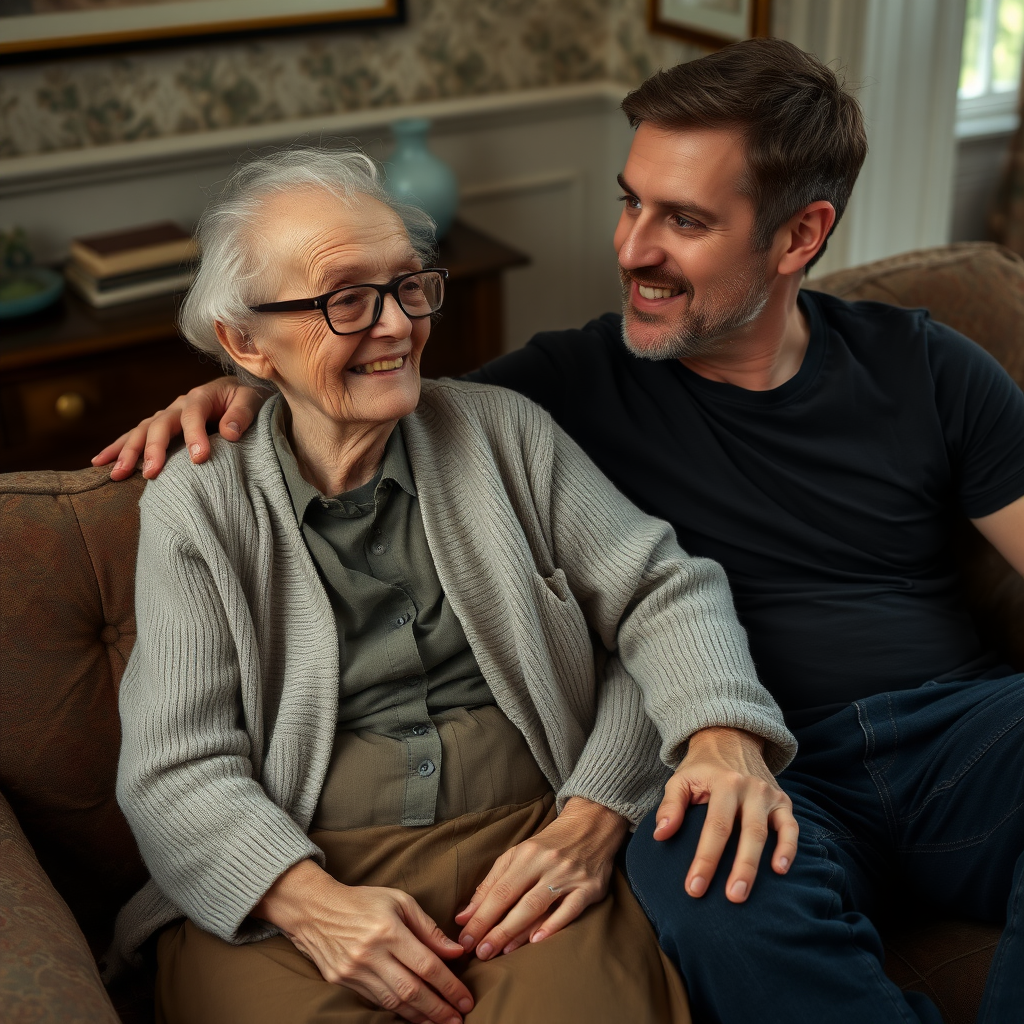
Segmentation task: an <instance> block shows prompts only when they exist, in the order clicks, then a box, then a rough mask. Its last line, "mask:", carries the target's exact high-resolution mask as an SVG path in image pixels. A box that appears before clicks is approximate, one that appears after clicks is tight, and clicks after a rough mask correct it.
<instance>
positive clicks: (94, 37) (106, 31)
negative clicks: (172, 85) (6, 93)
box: [0, 0, 405, 56]
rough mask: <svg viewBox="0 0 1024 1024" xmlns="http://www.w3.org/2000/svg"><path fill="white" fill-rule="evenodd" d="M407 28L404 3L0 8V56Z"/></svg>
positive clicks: (15, 3)
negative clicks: (313, 29) (296, 31)
mask: <svg viewBox="0 0 1024 1024" xmlns="http://www.w3.org/2000/svg"><path fill="white" fill-rule="evenodd" d="M404 21H405V0H0V54H12V55H23V56H33V55H36V54H38V55H39V56H43V55H44V54H45V55H49V56H53V55H55V54H56V53H57V52H64V53H66V52H68V51H73V50H88V49H92V48H94V47H100V46H102V47H107V46H119V45H123V44H139V43H149V42H168V41H173V40H181V41H187V40H188V39H189V38H194V37H196V36H206V37H208V36H211V35H227V34H238V33H250V32H267V31H273V30H277V29H291V28H301V27H303V26H306V27H310V26H313V25H330V26H333V27H337V28H340V27H342V26H345V25H350V26H355V25H366V24H368V23H369V24H372V23H385V24H386V23H388V22H394V23H400V22H404Z"/></svg>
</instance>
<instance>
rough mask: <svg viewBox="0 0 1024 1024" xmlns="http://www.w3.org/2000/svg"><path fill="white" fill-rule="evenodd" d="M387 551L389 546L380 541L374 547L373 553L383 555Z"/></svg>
mask: <svg viewBox="0 0 1024 1024" xmlns="http://www.w3.org/2000/svg"><path fill="white" fill-rule="evenodd" d="M387 549H388V546H387V544H383V543H381V542H380V541H377V543H376V544H374V545H373V553H374V554H375V555H383V554H384V552H385V551H387Z"/></svg>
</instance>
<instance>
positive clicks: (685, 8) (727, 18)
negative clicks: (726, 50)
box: [647, 0, 771, 50]
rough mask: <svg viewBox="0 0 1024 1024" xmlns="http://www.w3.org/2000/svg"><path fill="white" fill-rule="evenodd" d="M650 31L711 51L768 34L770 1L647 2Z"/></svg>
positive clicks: (673, 0) (655, 0) (676, 0)
mask: <svg viewBox="0 0 1024 1024" xmlns="http://www.w3.org/2000/svg"><path fill="white" fill-rule="evenodd" d="M647 25H648V28H649V29H650V30H651V31H652V32H658V33H661V34H662V35H670V36H675V38H677V39H682V40H684V41H685V42H688V43H696V44H697V45H698V46H704V47H706V48H708V49H710V50H718V49H721V48H722V47H723V46H728V45H729V44H730V43H738V42H739V41H740V40H741V39H750V38H752V37H754V36H768V35H770V34H771V0H647Z"/></svg>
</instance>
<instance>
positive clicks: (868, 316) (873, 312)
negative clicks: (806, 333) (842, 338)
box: [800, 288, 934, 337]
mask: <svg viewBox="0 0 1024 1024" xmlns="http://www.w3.org/2000/svg"><path fill="white" fill-rule="evenodd" d="M800 294H801V296H802V297H803V298H804V299H805V301H810V302H813V303H814V305H815V306H816V307H817V309H818V310H819V311H820V313H821V315H822V316H823V317H824V318H825V320H826V322H827V323H829V325H830V326H833V327H840V326H841V325H842V326H845V327H846V328H847V329H851V328H852V329H857V328H862V329H865V330H868V331H872V332H877V331H879V330H883V331H892V332H894V333H897V334H901V335H903V336H905V337H909V336H911V335H913V334H915V333H917V332H919V331H922V330H924V329H925V328H926V326H927V325H928V324H930V323H934V321H933V320H932V319H931V315H930V314H929V312H928V310H927V309H924V308H922V307H907V306H897V305H895V304H894V303H891V302H878V301H877V300H874V299H853V300H850V299H843V298H840V297H839V296H838V295H832V294H831V293H830V292H822V291H818V290H817V289H815V288H804V289H803V290H802V291H801V293H800Z"/></svg>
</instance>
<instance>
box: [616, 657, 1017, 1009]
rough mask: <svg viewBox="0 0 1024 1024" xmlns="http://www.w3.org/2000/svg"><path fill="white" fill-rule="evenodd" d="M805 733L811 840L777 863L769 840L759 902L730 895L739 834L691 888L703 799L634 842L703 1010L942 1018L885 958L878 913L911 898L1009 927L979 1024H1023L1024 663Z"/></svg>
mask: <svg viewBox="0 0 1024 1024" xmlns="http://www.w3.org/2000/svg"><path fill="white" fill-rule="evenodd" d="M1004 671H1008V670H1004ZM990 675H991V674H990ZM797 739H798V740H799V742H800V751H799V753H798V755H797V758H796V760H795V761H794V762H793V764H792V765H791V766H790V767H789V768H788V769H787V770H786V771H785V772H783V773H782V775H781V776H779V781H780V783H781V784H782V786H783V787H784V789H785V790H786V792H787V793H789V795H790V796H791V797H792V799H793V806H794V811H795V814H796V817H797V820H798V821H799V823H800V848H799V853H798V854H797V857H796V859H795V860H794V862H793V866H792V867H791V868H790V870H789V873H788V874H786V875H782V876H780V875H776V874H775V872H774V871H772V869H771V865H770V863H769V861H770V857H771V853H772V850H773V849H774V838H773V839H772V840H770V841H769V843H768V846H767V848H766V849H765V853H764V857H763V858H762V861H761V867H760V870H759V871H758V875H757V880H756V882H755V884H754V887H753V889H752V891H751V894H750V897H749V898H748V900H747V902H746V903H740V904H733V903H729V902H728V901H727V900H726V899H725V895H724V890H725V880H726V877H727V876H728V873H729V870H730V868H731V865H732V858H733V856H734V854H735V849H736V836H735V835H734V836H733V839H732V842H731V843H730V846H729V848H728V849H727V851H726V854H725V856H724V857H723V859H722V862H721V864H720V866H719V869H718V872H717V873H716V875H715V877H714V879H713V881H712V884H711V886H710V887H709V890H708V892H707V894H706V895H705V896H703V897H702V898H700V899H694V898H693V897H691V896H688V895H687V894H686V893H685V892H684V891H683V880H684V878H685V876H686V872H687V869H688V868H689V865H690V862H691V860H692V859H693V855H694V852H695V850H696V846H697V839H698V836H699V833H700V829H701V826H702V825H703V823H704V817H705V810H706V808H704V807H692V808H690V810H689V811H688V812H687V815H686V819H685V821H684V824H683V828H682V829H681V830H680V832H679V833H678V834H677V835H676V836H675V837H673V838H672V839H671V840H668V841H666V842H663V843H656V842H654V840H653V839H652V838H651V833H652V832H653V830H654V815H653V814H651V815H648V817H647V818H645V819H644V821H643V822H642V823H641V824H640V827H639V828H638V829H637V831H636V834H635V835H634V837H633V839H632V841H631V842H630V844H629V849H628V851H627V855H626V863H627V866H628V871H629V878H630V882H631V883H632V885H633V890H634V892H635V893H636V895H637V898H638V899H639V900H640V902H641V904H642V905H643V907H644V909H645V910H646V911H647V915H648V917H650V919H651V921H652V922H653V924H654V927H655V929H656V930H657V932H658V937H659V939H660V941H661V945H662V948H663V949H664V950H665V952H666V953H668V955H669V956H670V957H672V959H673V960H674V961H675V963H676V964H677V965H678V967H679V970H680V972H681V973H682V975H683V977H684V978H685V980H686V984H687V987H688V989H689V992H690V1000H691V1003H692V1005H693V1011H694V1018H695V1020H696V1021H698V1022H712V1021H715V1022H721V1024H732V1022H736V1024H748V1022H750V1021H753V1020H756V1021H759V1022H762V1024H767V1022H775V1021H778V1022H779V1024H783V1022H784V1024H802V1022H805V1021H808V1022H810V1021H815V1022H817V1021H828V1022H829V1024H843V1022H847V1021H848V1022H850V1024H886V1022H889V1021H893V1022H895V1021H899V1022H901V1024H911V1022H924V1024H941V1021H942V1017H941V1016H940V1014H939V1012H938V1010H937V1009H936V1008H935V1006H934V1004H933V1003H932V1002H931V1001H930V1000H928V999H927V998H926V997H925V996H923V995H920V994H918V993H912V992H911V993H905V994H904V993H902V992H900V991H899V989H898V988H897V987H896V986H895V985H894V984H893V983H892V982H891V981H889V980H888V979H887V978H886V976H885V974H884V972H883V970H882V957H883V952H882V943H881V940H880V939H879V936H878V932H877V931H876V929H875V927H874V925H873V924H872V918H876V919H877V918H878V917H881V916H884V914H885V912H886V911H887V910H888V909H891V908H892V907H893V906H894V905H895V904H896V903H897V902H903V901H907V900H912V901H914V902H917V903H923V904H926V905H927V906H929V907H931V908H933V909H934V910H936V911H938V912H941V913H943V914H948V915H950V916H955V917H964V918H970V919H973V920H976V921H985V922H991V923H994V924H1004V922H1005V929H1004V931H1003V936H1002V939H1001V940H1000V943H999V946H998V948H997V950H996V954H995V960H994V962H993V964H992V969H991V971H990V974H989V978H988V983H987V986H986V989H985V995H984V999H983V1001H982V1006H981V1010H980V1012H979V1015H978V1021H979V1022H984V1024H1009V1022H1012V1021H1018V1022H1019V1021H1024V934H1022V932H1024V906H1022V904H1024V675H1020V674H1018V675H1013V676H1008V677H1006V676H1004V677H1002V678H997V679H993V678H983V679H979V680H973V681H971V682H964V683H926V684H925V685H924V686H922V687H920V688H919V689H916V690H904V691H899V692H895V693H882V694H878V695H876V696H874V697H870V698H868V699H866V700H861V701H857V702H856V703H855V704H851V705H850V706H849V707H847V708H844V709H843V710H842V711H840V712H838V713H837V714H835V715H832V716H831V717H830V718H827V719H825V720H824V721H822V722H819V723H817V724H816V725H813V726H809V727H808V728H806V729H802V730H800V732H799V733H798V734H797Z"/></svg>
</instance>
